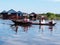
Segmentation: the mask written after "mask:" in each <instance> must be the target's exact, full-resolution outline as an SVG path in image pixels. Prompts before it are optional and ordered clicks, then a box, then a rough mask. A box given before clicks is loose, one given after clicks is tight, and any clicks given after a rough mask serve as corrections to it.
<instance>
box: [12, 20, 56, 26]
mask: <svg viewBox="0 0 60 45" xmlns="http://www.w3.org/2000/svg"><path fill="white" fill-rule="evenodd" d="M12 21H13V22H14V23H15V24H16V25H48V26H54V25H55V24H56V23H54V24H49V23H44V24H41V23H39V22H38V23H37V22H24V21H21V20H12Z"/></svg>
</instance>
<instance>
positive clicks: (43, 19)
mask: <svg viewBox="0 0 60 45" xmlns="http://www.w3.org/2000/svg"><path fill="white" fill-rule="evenodd" d="M41 24H45V17H44V16H42V17H41Z"/></svg>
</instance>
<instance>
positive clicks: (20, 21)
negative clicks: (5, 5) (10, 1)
mask: <svg viewBox="0 0 60 45" xmlns="http://www.w3.org/2000/svg"><path fill="white" fill-rule="evenodd" d="M12 21H13V22H14V23H15V25H24V26H30V25H31V24H32V22H25V21H23V20H12Z"/></svg>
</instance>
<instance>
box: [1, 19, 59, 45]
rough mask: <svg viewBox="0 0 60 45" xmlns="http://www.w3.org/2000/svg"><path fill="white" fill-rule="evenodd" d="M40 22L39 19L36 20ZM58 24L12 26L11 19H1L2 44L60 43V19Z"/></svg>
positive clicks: (42, 44)
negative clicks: (51, 25)
mask: <svg viewBox="0 0 60 45" xmlns="http://www.w3.org/2000/svg"><path fill="white" fill-rule="evenodd" d="M35 22H38V21H35ZM56 23H57V24H56V25H55V26H53V27H50V26H39V25H32V26H30V27H22V26H18V30H16V27H15V26H13V27H11V24H13V22H12V21H11V20H2V19H0V45H60V21H59V20H58V21H56Z"/></svg>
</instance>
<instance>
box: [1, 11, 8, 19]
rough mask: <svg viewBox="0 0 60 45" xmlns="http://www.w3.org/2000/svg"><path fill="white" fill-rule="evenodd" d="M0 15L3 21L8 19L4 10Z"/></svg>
mask: <svg viewBox="0 0 60 45" xmlns="http://www.w3.org/2000/svg"><path fill="white" fill-rule="evenodd" d="M0 14H1V15H2V18H3V19H8V17H7V15H8V13H7V11H5V10H4V11H2V12H1V13H0Z"/></svg>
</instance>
